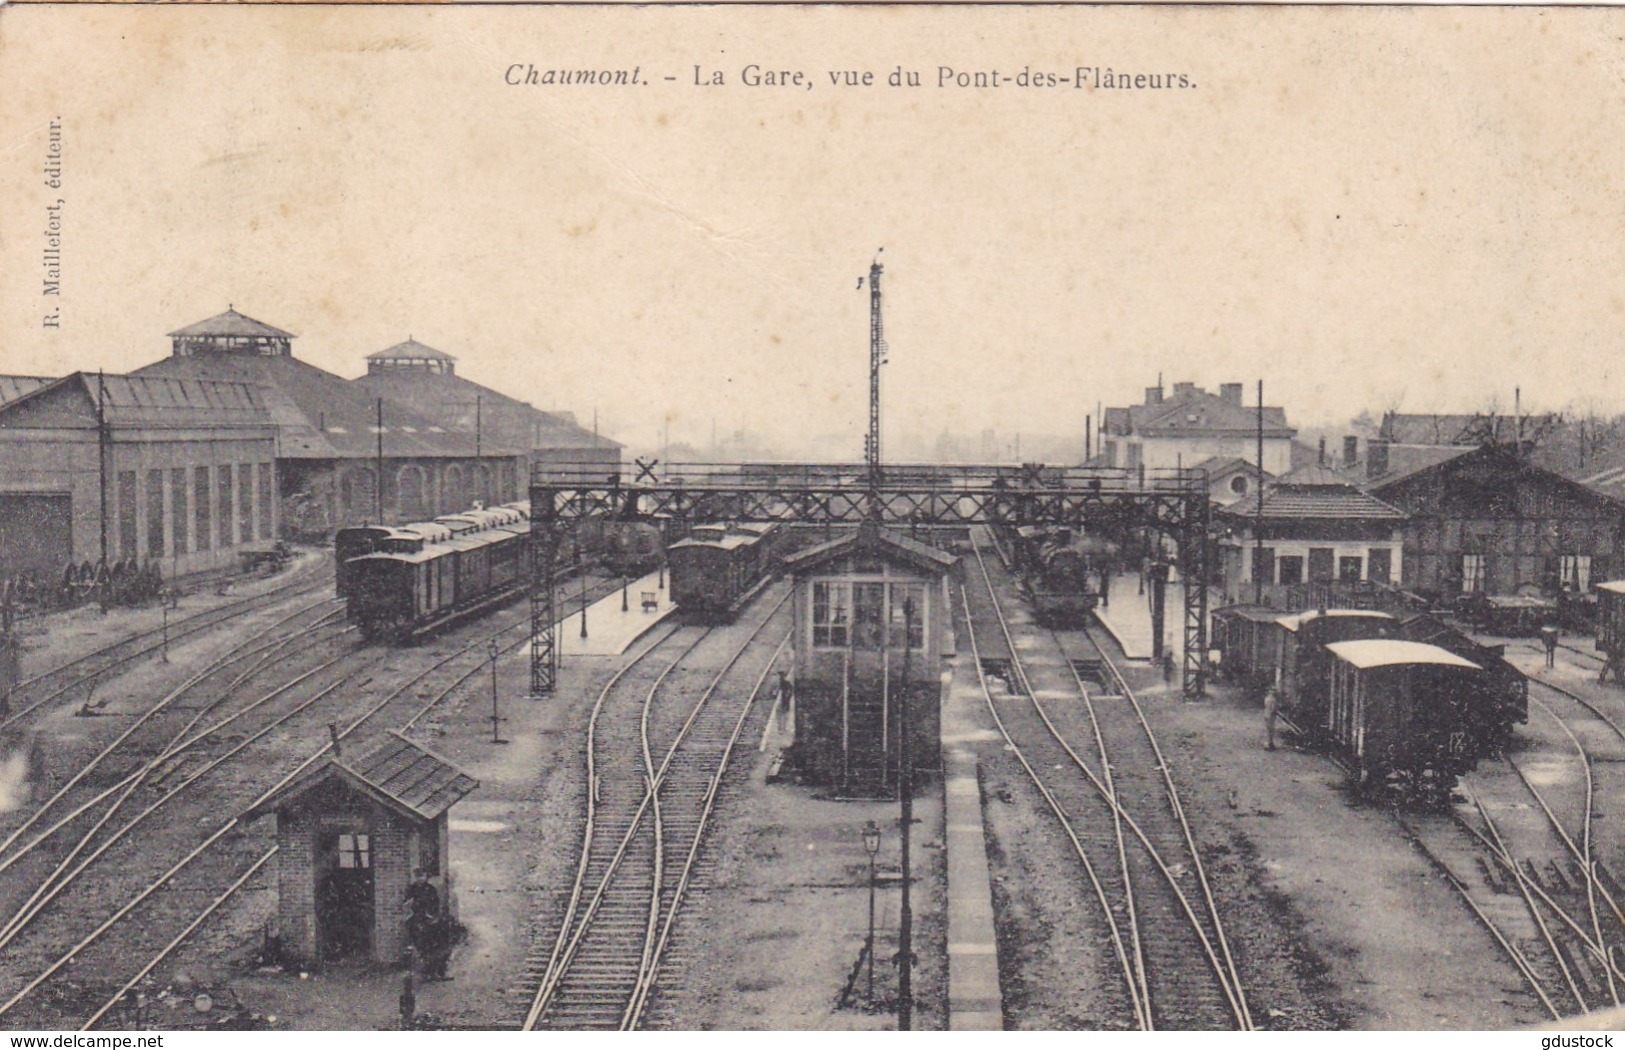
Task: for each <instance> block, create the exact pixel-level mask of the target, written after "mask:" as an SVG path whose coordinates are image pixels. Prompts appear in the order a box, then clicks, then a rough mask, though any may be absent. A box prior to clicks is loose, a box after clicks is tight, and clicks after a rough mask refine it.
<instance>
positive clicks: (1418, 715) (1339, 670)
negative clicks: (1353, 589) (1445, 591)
mask: <svg viewBox="0 0 1625 1050" xmlns="http://www.w3.org/2000/svg"><path fill="white" fill-rule="evenodd" d="M1214 622H1215V625H1216V627H1215V638H1216V640H1217V641H1219V642H1220V643H1221V649H1222V651H1223V653H1224V661H1223V666H1224V669H1225V674H1226V677H1229V678H1231V679H1232V680H1238V681H1242V682H1245V683H1248V684H1249V685H1252V686H1254V687H1255V688H1264V687H1267V686H1268V685H1269V684H1271V683H1274V684H1275V686H1276V688H1277V689H1278V690H1279V695H1280V707H1279V713H1280V715H1281V717H1282V718H1283V719H1284V720H1285V721H1286V722H1287V723H1288V724H1289V725H1291V726H1292V728H1293V729H1294V730H1296V731H1297V734H1298V736H1299V738H1300V739H1301V740H1303V741H1304V742H1305V743H1306V744H1308V745H1309V746H1311V747H1315V748H1319V749H1323V750H1326V751H1329V752H1330V753H1331V754H1333V755H1334V756H1336V757H1337V758H1338V760H1339V761H1341V762H1343V763H1344V764H1345V765H1346V766H1347V768H1348V769H1349V770H1350V772H1351V774H1352V775H1353V777H1354V780H1355V782H1356V783H1357V784H1358V785H1359V786H1360V787H1361V788H1362V789H1364V790H1367V791H1368V792H1369V793H1370V794H1372V795H1376V794H1379V793H1383V792H1392V793H1395V794H1397V795H1399V796H1400V797H1402V798H1405V799H1408V800H1414V801H1422V802H1429V803H1436V802H1440V801H1443V800H1445V799H1447V798H1448V796H1449V792H1450V789H1451V788H1452V787H1453V786H1454V785H1455V783H1456V779H1457V777H1459V776H1460V775H1461V774H1462V773H1464V772H1467V771H1468V770H1470V769H1472V768H1473V767H1474V765H1476V764H1477V762H1478V760H1479V759H1481V758H1483V757H1485V756H1487V755H1492V754H1497V753H1499V752H1500V751H1502V750H1503V749H1504V748H1505V747H1506V746H1507V744H1508V743H1509V742H1510V741H1511V738H1512V732H1513V726H1514V725H1515V724H1517V723H1520V722H1526V721H1528V718H1529V683H1528V679H1527V678H1525V677H1524V675H1523V673H1522V672H1520V671H1519V670H1518V669H1517V668H1516V667H1514V666H1513V665H1512V664H1511V663H1509V662H1508V661H1507V660H1506V657H1505V652H1504V647H1501V646H1486V645H1481V644H1479V643H1478V642H1476V641H1474V640H1473V639H1472V638H1471V637H1469V636H1467V635H1466V634H1463V633H1462V632H1461V631H1459V630H1457V629H1456V628H1454V627H1451V626H1450V625H1448V624H1446V623H1445V622H1443V621H1442V620H1439V619H1438V618H1437V617H1434V616H1431V615H1428V614H1414V615H1409V616H1403V617H1401V616H1396V615H1395V614H1392V613H1387V612H1380V611H1377V610H1371V609H1321V610H1314V611H1309V612H1303V613H1293V614H1286V615H1281V614H1276V615H1275V616H1274V617H1273V618H1272V617H1271V616H1270V615H1268V610H1262V609H1259V608H1257V607H1255V606H1240V607H1234V608H1231V609H1225V610H1220V611H1219V612H1218V613H1216V614H1215V616H1214Z"/></svg>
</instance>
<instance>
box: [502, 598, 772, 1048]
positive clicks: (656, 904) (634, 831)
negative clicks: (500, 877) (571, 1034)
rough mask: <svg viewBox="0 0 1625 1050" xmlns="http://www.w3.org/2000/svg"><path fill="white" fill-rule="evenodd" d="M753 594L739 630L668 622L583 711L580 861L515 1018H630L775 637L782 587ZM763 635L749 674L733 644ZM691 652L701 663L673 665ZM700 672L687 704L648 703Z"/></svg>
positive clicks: (745, 646)
mask: <svg viewBox="0 0 1625 1050" xmlns="http://www.w3.org/2000/svg"><path fill="white" fill-rule="evenodd" d="M781 588H782V585H781ZM781 588H775V589H781ZM763 600H765V601H769V602H770V603H771V604H770V607H769V609H768V612H767V613H766V615H763V616H761V617H760V619H758V620H757V621H756V622H755V623H754V624H753V625H751V626H749V628H748V632H747V633H746V637H745V638H744V639H743V641H741V642H739V643H737V644H724V643H725V639H726V636H727V633H728V632H726V631H724V630H719V629H716V628H711V629H700V628H680V629H677V630H674V631H672V632H669V633H667V634H666V635H664V636H662V637H661V638H659V639H657V640H655V641H654V642H653V643H652V644H650V645H648V646H646V647H645V648H644V649H643V650H642V651H640V652H639V653H638V654H637V655H636V656H635V657H634V658H633V659H632V660H631V661H629V662H628V663H627V664H626V666H624V667H623V668H622V669H621V670H620V671H619V672H617V674H616V675H615V677H613V678H612V679H610V681H609V682H608V683H606V684H605V686H604V688H603V690H602V691H601V692H600V694H599V696H598V699H597V702H596V703H595V704H594V707H593V712H592V716H591V718H590V720H589V723H588V739H587V748H586V755H587V764H588V765H587V786H588V787H587V794H588V799H587V813H586V819H585V821H584V825H583V831H582V845H581V851H580V855H579V857H580V859H579V862H578V866H577V871H576V877H575V880H574V884H573V885H572V887H571V891H570V896H569V901H568V903H567V905H566V907H565V910H564V915H563V918H562V920H561V922H560V924H559V929H558V933H557V936H556V938H555V939H554V941H553V944H552V947H551V949H550V950H547V951H546V952H545V954H544V952H543V950H541V949H538V951H537V952H535V953H534V954H533V956H532V959H531V961H530V963H529V967H528V969H527V972H526V974H525V975H524V985H523V986H524V987H525V989H526V990H527V991H530V992H531V995H530V999H531V1005H530V1009H529V1011H528V1012H527V1014H526V1017H525V1021H524V1028H525V1029H526V1030H531V1029H535V1028H566V1029H580V1028H610V1029H631V1028H636V1027H638V1026H639V1025H640V1024H641V1023H642V1022H643V1020H644V1017H645V1014H646V1011H647V1009H648V1006H649V1003H650V999H651V995H652V993H653V991H654V988H655V985H656V982H657V978H658V975H659V972H660V964H661V959H662V957H663V954H664V951H665V948H666V945H667V944H668V943H669V941H670V938H671V934H672V931H673V928H674V925H675V923H676V921H677V917H678V915H679V914H680V909H681V906H682V903H683V901H684V899H685V897H686V895H687V894H688V893H690V892H691V891H692V889H693V886H694V883H695V879H696V876H697V874H698V873H699V871H700V865H701V863H702V859H701V858H702V852H701V848H702V844H703V841H704V834H705V829H706V826H707V823H708V821H709V819H710V815H711V813H712V810H713V807H714V805H715V801H716V798H717V794H718V792H719V791H720V789H721V787H722V783H723V779H724V777H725V776H726V774H727V772H728V769H729V764H730V761H731V759H732V757H733V753H734V749H735V746H736V744H737V743H738V740H739V739H740V737H741V734H742V733H743V732H744V729H745V725H746V721H747V719H748V718H749V716H750V715H751V714H752V712H753V711H754V710H755V709H757V707H758V705H757V704H756V700H757V698H758V696H759V694H760V693H761V691H762V688H763V685H764V683H765V682H766V680H767V678H768V675H769V674H770V672H771V670H772V668H773V666H774V665H775V663H776V662H777V661H778V658H779V656H780V654H781V653H782V652H783V649H784V646H785V644H786V642H787V641H788V634H785V635H784V636H782V638H781V637H780V636H779V635H777V634H776V633H774V634H772V635H771V636H769V627H770V625H772V624H773V623H775V622H779V621H780V620H781V618H782V617H781V613H782V612H783V610H784V607H785V604H786V602H787V601H788V590H787V589H786V590H784V593H782V594H780V595H778V596H777V597H773V596H772V594H771V592H769V593H768V594H767V595H764V598H763ZM740 629H741V630H743V629H745V628H744V627H743V626H741V628H740ZM764 638H765V640H764ZM708 642H710V643H712V644H710V645H707V643H708ZM769 645H771V646H772V648H771V649H769V650H768V655H767V656H766V659H765V661H764V663H763V664H762V666H761V668H760V671H759V672H758V673H755V674H754V675H753V674H752V672H753V671H754V670H755V666H754V664H752V663H751V662H750V661H749V660H747V655H748V654H749V653H751V652H752V651H758V652H759V651H760V650H763V649H765V648H767V646H769ZM691 659H692V660H694V661H695V662H696V663H699V664H701V666H702V667H704V668H713V667H714V668H715V670H714V671H712V670H701V669H697V668H695V667H694V666H692V665H690V666H686V667H685V664H686V663H687V662H688V661H690V660H691ZM702 682H703V683H704V684H703V687H702V688H700V689H699V693H698V697H697V698H696V699H695V700H694V702H693V703H692V704H682V705H676V704H661V703H659V701H660V699H661V697H662V695H664V694H666V693H674V692H677V689H676V688H675V687H676V686H677V685H679V684H681V685H683V686H685V687H687V688H685V689H684V690H683V691H684V692H685V693H687V692H689V690H691V689H692V688H693V687H695V686H699V685H700V684H701V683H702ZM719 694H721V695H722V696H723V697H743V699H742V700H739V701H735V702H734V703H732V704H730V703H729V702H727V701H726V700H725V699H717V697H718V696H719Z"/></svg>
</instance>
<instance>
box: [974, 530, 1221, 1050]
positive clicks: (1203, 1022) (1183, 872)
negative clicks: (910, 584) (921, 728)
mask: <svg viewBox="0 0 1625 1050" xmlns="http://www.w3.org/2000/svg"><path fill="white" fill-rule="evenodd" d="M972 548H973V553H974V555H975V559H976V565H977V571H978V575H979V577H980V579H979V582H980V583H981V584H982V586H981V587H980V588H973V587H971V586H967V587H966V588H965V590H964V592H963V593H962V599H963V604H964V608H965V616H966V621H967V625H968V632H967V633H968V635H969V637H970V642H971V646H972V652H973V656H974V657H975V659H976V662H977V665H978V670H979V672H980V673H981V676H982V685H983V691H984V697H985V698H986V701H987V705H988V709H989V711H990V712H991V713H992V715H993V719H994V722H995V724H996V725H997V727H998V729H999V731H1000V733H1001V734H1002V735H1003V736H1004V738H1005V741H1006V743H1007V745H1008V746H1009V747H1010V749H1011V750H1012V751H1013V752H1014V754H1015V755H1016V757H1017V759H1018V761H1019V762H1020V763H1021V765H1022V767H1023V768H1024V769H1025V770H1026V772H1027V774H1028V776H1029V778H1030V779H1031V780H1032V781H1033V783H1034V785H1035V787H1036V788H1037V789H1038V791H1039V793H1040V794H1041V795H1042V796H1043V797H1044V799H1045V801H1046V803H1047V804H1048V805H1049V807H1050V809H1051V811H1052V812H1053V813H1054V814H1055V816H1056V818H1057V819H1058V820H1059V821H1060V823H1061V825H1062V829H1063V831H1064V832H1065V834H1066V836H1067V838H1068V839H1069V840H1070V842H1071V844H1072V846H1073V851H1074V853H1075V854H1076V855H1077V856H1078V858H1079V862H1080V864H1081V865H1082V867H1083V869H1084V872H1085V877H1086V879H1087V881H1088V883H1089V886H1090V891H1091V893H1092V895H1093V897H1094V898H1095V900H1096V902H1097V903H1098V904H1099V905H1100V915H1101V922H1102V925H1103V927H1104V929H1105V930H1106V931H1107V932H1108V934H1109V940H1110V943H1111V953H1112V955H1113V956H1114V959H1115V964H1116V965H1115V969H1116V971H1117V972H1118V973H1119V974H1120V975H1121V978H1122V981H1123V989H1122V991H1123V995H1124V1000H1125V1013H1126V1014H1128V1015H1129V1016H1128V1020H1129V1023H1131V1024H1133V1025H1134V1026H1135V1027H1138V1028H1142V1029H1155V1028H1164V1029H1167V1028H1177V1029H1194V1028H1238V1029H1249V1028H1251V1027H1252V1019H1251V1015H1250V1012H1249V1010H1248V1007H1247V1003H1246V997H1245V993H1244V991H1243V986H1242V981H1241V977H1240V973H1239V971H1238V969H1237V967H1236V965H1235V963H1234V960H1233V959H1232V958H1231V956H1230V952H1229V948H1228V944H1227V942H1226V939H1225V936H1224V929H1223V923H1222V921H1221V920H1220V918H1219V911H1218V906H1217V903H1216V901H1215V900H1214V899H1213V895H1212V893H1211V891H1210V889H1209V887H1208V885H1207V880H1206V875H1205V872H1203V870H1202V867H1201V856H1200V853H1199V851H1197V850H1196V848H1195V842H1194V838H1193V836H1192V835H1191V832H1190V828H1189V826H1188V824H1187V823H1186V821H1185V819H1184V813H1183V809H1182V807H1181V806H1180V804H1179V799H1178V792H1177V790H1176V789H1175V788H1174V785H1173V781H1172V778H1171V776H1170V775H1168V774H1167V763H1166V761H1165V760H1164V759H1163V757H1162V754H1161V752H1160V749H1159V748H1158V747H1157V745H1156V740H1155V735H1154V734H1153V732H1152V730H1151V728H1150V725H1149V723H1147V722H1146V721H1145V718H1144V713H1143V711H1142V710H1141V708H1140V706H1139V703H1138V700H1137V698H1135V697H1134V696H1133V692H1132V690H1130V689H1129V688H1128V685H1127V682H1126V681H1124V680H1123V679H1122V676H1121V674H1120V673H1118V672H1117V670H1116V668H1115V665H1112V664H1111V663H1110V661H1109V660H1107V659H1106V658H1105V655H1104V654H1103V653H1102V652H1100V650H1099V649H1098V648H1097V647H1096V646H1094V645H1093V643H1092V642H1090V641H1088V640H1087V638H1086V636H1084V637H1083V640H1078V641H1072V642H1070V643H1063V641H1062V639H1061V638H1060V637H1059V636H1058V635H1056V634H1054V633H1053V632H1051V633H1050V634H1049V636H1048V638H1047V639H1046V638H1044V637H1042V636H1034V635H1024V636H1023V638H1022V639H1021V641H1019V642H1018V641H1017V639H1016V638H1015V636H1014V633H1013V632H1012V630H1011V625H1010V620H1009V618H1008V617H1007V616H1006V614H1005V612H1004V604H1005V601H1006V598H1004V597H1001V595H1000V587H999V585H998V584H996V582H995V579H994V574H993V573H992V572H991V571H990V570H989V568H988V564H987V560H986V559H985V558H984V557H983V556H982V550H981V544H980V543H979V542H978V541H977V540H976V539H975V537H974V536H973V539H972ZM1002 582H1003V584H1004V587H1005V589H1006V590H1007V591H1008V592H1009V596H1010V597H1013V594H1014V591H1013V581H1010V580H1008V579H1006V580H1004V581H1002ZM977 591H984V592H985V597H983V596H982V595H980V594H977V596H976V598H974V599H973V597H972V594H973V593H975V592H977ZM978 622H981V623H983V624H992V625H994V626H996V631H994V632H991V638H988V637H987V636H986V635H985V634H982V635H979V634H978V632H977V630H976V624H977V623H978ZM1001 642H1002V652H1001V645H1000V643H1001ZM1069 646H1070V648H1069ZM1073 661H1078V662H1076V663H1074V662H1073ZM990 669H992V670H994V671H996V672H997V673H996V674H989V673H988V671H989V670H990ZM1086 674H1090V675H1100V676H1101V677H1099V678H1097V679H1096V685H1105V686H1107V687H1108V689H1102V690H1100V691H1099V692H1098V693H1097V691H1096V689H1095V688H1094V687H1092V686H1091V685H1090V684H1089V683H1088V682H1087V681H1086V680H1085V675H1086ZM990 677H1003V678H1004V679H1005V681H1006V686H1007V688H1006V689H1003V690H998V691H995V690H994V689H992V688H990V687H989V685H988V679H989V678H990ZM1074 701H1081V703H1074ZM1080 740H1087V741H1090V742H1092V744H1093V751H1094V758H1093V759H1092V760H1091V759H1086V758H1085V757H1084V756H1083V755H1082V754H1080V750H1079V747H1080V745H1078V744H1077V743H1075V742H1076V741H1080ZM1081 746H1082V749H1083V750H1084V751H1088V750H1090V746H1089V744H1087V743H1086V744H1083V745H1081ZM1159 769H1160V770H1161V771H1162V775H1160V776H1159V775H1158V774H1157V772H1156V771H1157V770H1159Z"/></svg>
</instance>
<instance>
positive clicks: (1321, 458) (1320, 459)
mask: <svg viewBox="0 0 1625 1050" xmlns="http://www.w3.org/2000/svg"><path fill="white" fill-rule="evenodd" d="M1325 465H1326V438H1325V437H1322V438H1321V439H1320V454H1319V455H1318V456H1316V457H1315V466H1317V467H1324V466H1325Z"/></svg>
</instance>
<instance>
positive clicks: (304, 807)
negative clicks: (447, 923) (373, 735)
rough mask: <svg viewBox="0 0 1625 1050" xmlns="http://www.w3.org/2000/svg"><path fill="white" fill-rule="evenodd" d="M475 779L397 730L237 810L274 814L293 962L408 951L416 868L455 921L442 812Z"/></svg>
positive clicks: (281, 911)
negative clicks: (409, 909) (409, 892)
mask: <svg viewBox="0 0 1625 1050" xmlns="http://www.w3.org/2000/svg"><path fill="white" fill-rule="evenodd" d="M477 787H479V781H477V780H475V779H474V778H473V777H471V776H469V775H468V774H466V773H464V772H462V771H461V770H460V769H458V768H457V767H456V766H454V765H452V764H451V763H450V762H447V761H446V760H445V759H443V758H441V757H440V756H439V755H436V754H435V753H434V752H432V751H429V750H428V749H427V748H424V747H422V746H420V745H418V744H415V743H413V742H412V741H410V740H408V739H407V738H406V737H404V736H402V735H401V734H400V733H397V732H393V731H392V732H390V733H387V734H385V735H384V736H382V737H379V738H378V739H376V740H374V741H372V742H370V743H368V744H364V745H362V746H361V747H360V748H358V749H356V750H354V751H350V750H345V751H342V752H340V753H337V754H334V753H329V755H328V756H327V759H326V760H325V761H324V762H322V763H320V764H319V765H316V766H313V767H312V768H311V769H310V770H309V771H308V772H306V773H305V774H304V775H303V776H301V777H298V778H296V779H294V780H293V781H291V782H290V783H289V784H287V785H286V786H285V787H283V788H282V789H281V790H280V791H277V792H275V793H274V794H272V795H271V796H270V797H269V798H267V799H266V800H265V801H264V802H262V803H260V804H259V805H258V806H255V807H254V808H253V809H252V810H249V811H248V812H247V813H246V814H244V816H243V819H244V820H245V821H247V820H251V819H253V818H255V817H258V816H261V815H263V814H266V813H275V814H276V825H277V845H278V846H279V847H280V849H279V850H278V852H277V872H278V874H277V885H278V891H279V897H280V903H279V906H278V916H279V919H280V926H281V931H282V952H283V954H284V956H285V957H287V958H289V959H292V960H300V961H309V962H336V961H339V960H341V959H361V960H367V961H371V962H375V963H381V964H383V965H386V966H392V965H395V964H397V963H399V962H401V961H402V960H403V959H404V957H405V955H406V948H407V940H406V918H407V904H406V889H407V887H408V886H409V885H410V884H411V881H412V872H413V871H414V870H416V869H418V868H422V869H423V870H424V872H425V873H426V874H427V875H428V877H429V879H430V881H431V882H432V883H434V884H435V885H436V886H437V888H438V889H439V891H440V895H441V901H442V908H443V909H444V911H445V914H447V915H448V916H450V917H451V918H453V919H455V918H456V915H455V912H454V910H453V905H454V903H455V901H454V898H453V897H452V895H451V894H450V893H449V892H448V888H449V887H448V871H449V867H448V865H447V847H448V845H449V843H448V837H449V836H448V822H447V813H448V812H449V811H450V810H451V807H452V805H453V804H455V803H456V802H457V801H458V800H459V799H461V798H463V796H465V795H467V794H468V793H469V792H471V791H473V790H474V789H475V788H477Z"/></svg>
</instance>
